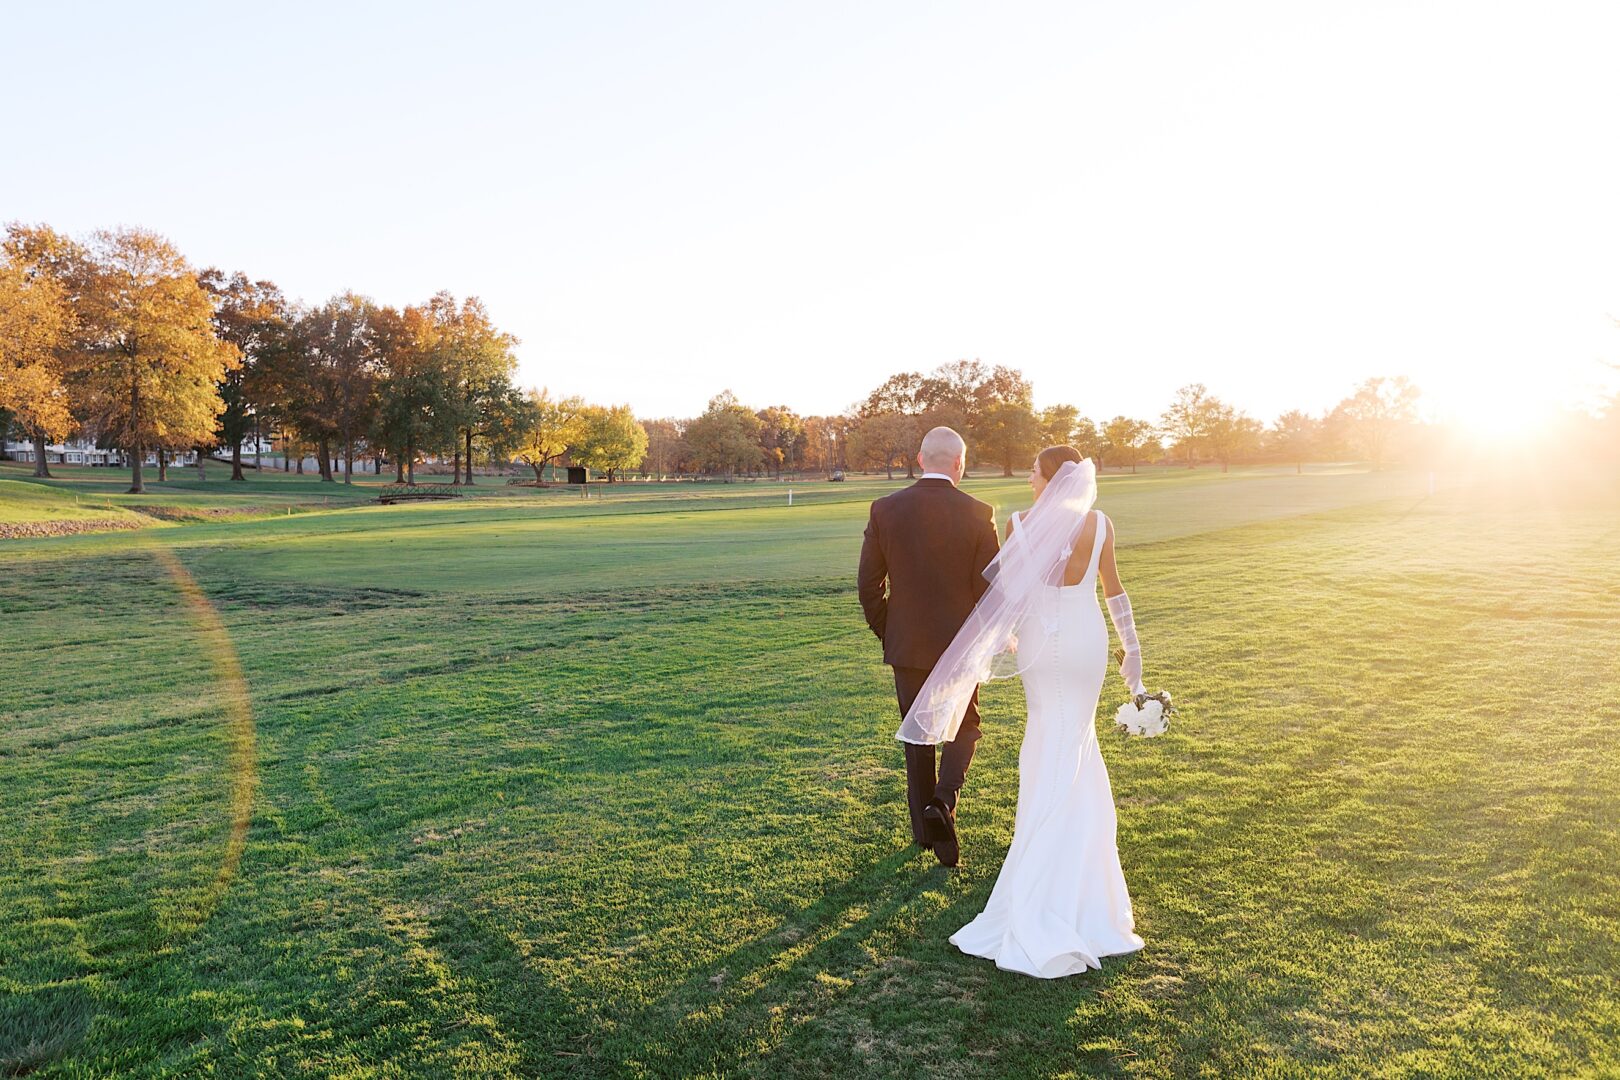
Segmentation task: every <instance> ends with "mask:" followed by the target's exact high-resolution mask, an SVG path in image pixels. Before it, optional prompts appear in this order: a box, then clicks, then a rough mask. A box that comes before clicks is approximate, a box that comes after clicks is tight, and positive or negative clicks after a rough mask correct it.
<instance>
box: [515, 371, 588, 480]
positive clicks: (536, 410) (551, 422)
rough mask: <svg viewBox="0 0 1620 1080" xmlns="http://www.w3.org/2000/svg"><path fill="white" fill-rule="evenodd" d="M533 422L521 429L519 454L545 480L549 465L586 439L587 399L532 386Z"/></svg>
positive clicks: (528, 398)
mask: <svg viewBox="0 0 1620 1080" xmlns="http://www.w3.org/2000/svg"><path fill="white" fill-rule="evenodd" d="M527 400H528V404H529V411H528V419H529V426H528V428H527V429H526V430H524V431H523V432H521V434H520V438H519V440H518V444H517V455H518V457H519V458H521V459H522V460H523V462H524V463H525V464H527V465H528V466H529V468H531V469H533V470H534V481H535V483H537V484H543V483H545V480H546V476H545V468H546V466H547V465H550V464H551V463H552V462H554V461H557V460H558V459H560V458H561V457H562V456H563V455H564V454H566V453H568V452H569V450H571V449H573V448H574V447H575V446H577V445H579V443H580V442H581V441H582V440H583V439H584V436H585V418H584V417H585V402H584V401H583V400H582V399H580V398H577V397H569V398H554V397H552V396H551V394H550V392H549V391H547V390H545V389H540V390H530V391H529V392H528V394H527Z"/></svg>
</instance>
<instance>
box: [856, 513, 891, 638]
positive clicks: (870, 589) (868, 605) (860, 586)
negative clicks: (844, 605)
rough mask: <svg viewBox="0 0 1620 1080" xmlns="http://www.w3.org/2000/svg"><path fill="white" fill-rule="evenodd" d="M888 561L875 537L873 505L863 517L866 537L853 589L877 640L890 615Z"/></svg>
mask: <svg viewBox="0 0 1620 1080" xmlns="http://www.w3.org/2000/svg"><path fill="white" fill-rule="evenodd" d="M888 582H889V564H888V562H887V560H885V559H884V558H883V545H882V544H881V543H880V542H879V541H878V525H877V507H876V506H873V507H872V511H871V513H870V514H869V515H868V516H867V519H866V539H864V540H862V541H861V568H860V572H859V574H858V576H857V578H856V589H857V591H858V592H859V593H860V597H861V610H862V611H864V612H865V613H866V625H867V626H870V627H871V628H872V633H874V634H876V635H877V638H878V640H879V641H882V640H883V628H884V626H885V625H886V624H887V622H888V617H889V596H888Z"/></svg>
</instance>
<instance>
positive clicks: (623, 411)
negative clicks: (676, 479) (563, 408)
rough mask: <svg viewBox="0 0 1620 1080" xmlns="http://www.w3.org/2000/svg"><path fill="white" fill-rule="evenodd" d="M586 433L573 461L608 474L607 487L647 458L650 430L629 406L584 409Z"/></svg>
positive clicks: (574, 452) (593, 406)
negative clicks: (641, 422)
mask: <svg viewBox="0 0 1620 1080" xmlns="http://www.w3.org/2000/svg"><path fill="white" fill-rule="evenodd" d="M583 419H584V425H583V427H584V430H583V432H582V434H581V436H580V441H579V445H578V446H576V447H575V448H574V449H573V452H572V453H573V458H574V460H575V461H577V462H578V463H579V464H581V465H583V466H585V467H586V468H587V469H595V470H596V471H598V472H603V473H606V474H607V478H608V483H610V484H611V483H613V482H614V481H615V480H616V479H618V477H619V474H620V473H621V472H624V471H625V470H627V469H634V468H636V467H637V466H638V465H640V464H641V462H642V460H643V459H645V458H646V456H647V429H646V428H644V427H642V426H641V424H640V422H638V421H637V420H636V416H635V413H633V412H631V410H630V406H628V405H613V406H602V405H591V406H588V407H587V408H586V409H585V413H584V417H583Z"/></svg>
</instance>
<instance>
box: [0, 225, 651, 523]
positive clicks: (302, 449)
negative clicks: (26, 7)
mask: <svg viewBox="0 0 1620 1080" xmlns="http://www.w3.org/2000/svg"><path fill="white" fill-rule="evenodd" d="M516 345H517V339H516V338H515V337H513V336H512V335H511V334H509V333H506V332H504V331H502V330H501V329H500V328H499V327H497V326H496V325H495V324H494V321H493V320H492V319H491V317H490V314H489V312H488V310H487V309H486V308H485V307H484V305H483V303H482V302H481V301H480V300H479V299H478V298H477V297H468V298H466V299H464V300H458V299H457V298H456V297H455V296H453V295H451V294H450V293H448V292H440V293H438V294H436V295H434V296H432V297H430V298H428V299H427V300H425V301H423V302H422V303H419V304H413V305H407V306H404V307H398V308H395V307H391V306H388V305H384V304H378V303H376V302H374V301H372V300H371V299H369V298H367V297H365V296H361V295H359V294H356V293H353V292H346V293H343V294H341V295H338V296H334V297H332V298H331V299H329V300H327V301H325V302H324V303H321V304H317V305H313V306H311V305H304V304H300V303H297V302H294V301H293V300H291V299H289V298H288V297H287V296H286V295H285V294H284V293H283V292H282V291H281V290H280V289H279V288H278V287H277V286H276V285H275V283H274V282H271V281H266V280H259V279H255V278H252V277H250V276H248V275H246V274H243V273H239V272H238V273H230V274H227V273H225V272H223V271H221V270H218V269H214V268H209V269H204V270H201V271H198V270H196V269H195V268H193V267H192V266H191V265H190V264H189V263H188V262H187V261H186V259H185V257H184V256H183V255H181V254H180V252H179V251H178V250H177V249H176V248H175V247H174V245H173V244H171V243H170V242H169V241H167V240H165V239H164V238H163V237H161V236H159V235H157V234H156V233H153V232H150V231H148V230H145V229H115V230H103V231H99V232H96V233H94V234H92V235H91V236H89V237H87V238H84V239H76V238H73V237H69V236H66V235H63V234H62V233H59V232H57V231H56V230H54V229H52V228H50V227H49V226H45V225H21V224H12V225H10V226H8V227H7V229H6V234H5V239H4V243H3V245H0V410H3V412H4V416H0V429H4V428H14V429H16V430H18V431H19V432H20V433H21V434H22V435H23V437H24V438H26V439H29V440H31V441H32V442H33V444H34V448H35V453H34V459H35V473H36V474H37V475H41V476H45V475H49V465H48V464H47V461H46V453H45V447H46V445H47V444H49V443H51V442H56V441H60V440H62V439H64V438H67V437H68V436H69V435H70V434H73V433H75V432H77V433H80V434H82V435H85V436H86V437H89V438H93V439H94V440H95V441H96V442H97V444H98V445H100V446H104V447H107V448H110V449H117V450H120V451H123V452H124V453H125V455H126V456H127V458H128V461H129V465H130V474H131V475H130V481H131V483H130V490H131V491H132V492H140V491H142V490H144V482H143V475H142V465H143V462H144V459H145V458H146V456H147V455H148V454H154V455H155V456H156V458H157V462H158V468H159V471H160V478H162V475H163V473H164V472H165V471H166V463H167V459H168V457H169V456H171V455H173V454H177V453H182V452H187V451H196V452H197V453H198V455H199V461H201V460H203V457H204V456H206V455H207V454H210V453H212V452H213V451H215V450H216V449H221V448H223V449H224V450H225V451H227V452H229V454H230V464H231V478H232V479H233V480H241V479H243V467H244V462H243V460H242V445H243V443H244V442H246V441H247V440H249V439H250V438H252V439H253V440H254V444H255V445H258V444H259V441H260V440H261V439H263V438H264V437H266V436H268V435H270V434H271V433H274V434H275V436H276V437H277V438H278V440H279V441H280V445H281V447H282V449H283V466H284V467H286V462H287V461H288V460H289V459H290V458H291V456H292V455H294V454H296V455H297V458H298V469H299V471H300V472H302V471H303V461H304V458H305V457H306V456H307V455H313V457H314V459H315V462H316V468H317V470H318V471H319V473H320V476H321V479H323V480H327V481H335V480H336V479H337V472H338V470H339V469H340V468H341V470H342V476H343V479H344V480H345V481H346V482H347V481H351V480H352V477H353V474H354V471H355V467H356V463H357V462H363V461H364V460H366V459H367V458H369V459H370V460H371V461H372V462H373V468H375V469H380V467H381V463H382V461H383V460H385V459H386V460H387V461H388V462H390V463H392V465H393V467H394V469H395V473H396V477H395V478H396V479H397V480H399V481H401V482H404V483H414V482H415V471H416V466H417V463H418V462H421V461H423V460H424V459H427V458H430V457H431V458H436V459H438V460H441V461H445V460H447V461H449V462H450V464H451V471H452V475H453V477H454V482H455V483H457V484H462V483H467V484H470V483H473V467H474V465H475V463H496V464H499V465H502V466H504V465H505V464H506V463H507V462H509V461H511V460H512V459H513V457H515V456H525V460H529V459H530V458H531V457H535V456H536V455H538V457H535V459H536V460H538V461H540V463H541V464H544V463H547V462H550V461H555V460H556V459H558V458H560V457H561V456H563V455H564V454H569V455H572V456H573V459H574V460H577V461H579V462H581V463H583V464H587V465H589V466H591V467H594V468H598V469H601V470H604V471H606V472H608V473H609V474H610V475H614V474H617V473H618V472H621V471H622V470H624V469H626V468H632V467H634V466H635V465H637V464H639V463H640V461H641V459H642V457H643V456H644V454H645V450H646V432H645V431H644V430H643V429H642V428H641V426H640V425H639V424H638V423H636V421H635V418H634V416H632V415H631V413H630V410H629V408H628V406H618V407H609V406H596V405H585V404H583V403H579V402H570V404H569V409H570V415H569V418H568V428H567V439H568V442H567V445H566V447H564V448H562V449H561V450H550V449H548V448H546V447H545V446H544V434H543V432H544V429H545V426H546V424H547V423H548V422H551V421H552V420H554V416H553V414H554V413H555V409H556V406H557V403H556V402H555V401H553V400H552V399H551V398H550V397H549V396H548V395H547V394H546V393H545V392H544V391H539V390H527V391H525V390H520V389H519V388H518V387H517V386H516V385H515V384H514V381H513V380H514V377H515V374H516V371H517V358H516V355H515V352H514V349H515V347H516ZM537 473H538V470H537Z"/></svg>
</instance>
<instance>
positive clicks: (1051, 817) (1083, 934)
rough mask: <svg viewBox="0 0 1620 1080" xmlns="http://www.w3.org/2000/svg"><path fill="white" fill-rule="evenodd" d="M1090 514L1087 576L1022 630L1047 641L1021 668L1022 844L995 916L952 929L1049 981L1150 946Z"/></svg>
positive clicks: (999, 959)
mask: <svg viewBox="0 0 1620 1080" xmlns="http://www.w3.org/2000/svg"><path fill="white" fill-rule="evenodd" d="M1091 513H1092V515H1093V520H1094V524H1095V526H1096V538H1095V540H1094V541H1093V543H1092V550H1091V561H1090V564H1089V565H1088V567H1087V569H1086V576H1085V579H1084V580H1083V581H1081V582H1080V583H1079V584H1077V585H1072V586H1067V587H1063V588H1060V589H1059V590H1058V593H1057V597H1056V600H1057V602H1056V604H1055V605H1053V607H1052V609H1051V610H1052V611H1053V612H1055V621H1052V615H1051V614H1048V616H1047V619H1048V622H1047V623H1046V624H1043V625H1042V626H1039V627H1035V626H1031V627H1030V628H1029V636H1028V638H1026V637H1025V634H1024V633H1020V634H1019V637H1020V639H1021V640H1034V641H1038V640H1043V638H1044V641H1045V644H1044V646H1043V647H1042V648H1041V651H1040V654H1039V655H1038V657H1037V658H1036V659H1035V661H1034V662H1033V663H1032V664H1031V665H1030V666H1029V667H1027V668H1025V669H1024V670H1023V673H1022V674H1023V679H1024V699H1025V701H1026V702H1027V704H1028V708H1029V719H1028V722H1027V724H1026V726H1025V728H1024V744H1023V748H1022V749H1021V750H1020V751H1019V754H1018V774H1019V776H1018V813H1017V817H1016V819H1015V821H1014V825H1013V841H1012V847H1011V848H1009V849H1008V851H1007V861H1006V862H1005V863H1004V864H1003V865H1002V868H1001V875H1000V876H999V877H998V878H997V879H996V884H995V888H994V889H993V890H992V891H991V893H990V902H989V903H988V904H986V905H985V909H984V911H983V912H982V913H981V914H980V915H979V917H978V918H976V919H974V920H973V921H972V922H970V923H968V924H967V925H966V926H964V927H962V929H960V930H958V931H957V932H956V933H955V934H953V935H951V942H952V944H954V945H956V947H957V948H959V949H961V950H962V951H963V952H965V953H968V954H970V955H973V956H982V957H985V958H986V959H989V960H994V961H995V962H996V966H997V967H999V968H1003V969H1005V970H1007V971H1017V972H1022V973H1023V974H1025V975H1033V976H1035V977H1037V978H1042V979H1055V978H1059V977H1061V976H1064V975H1072V974H1074V973H1076V972H1080V971H1085V970H1086V969H1088V968H1097V967H1101V966H1102V964H1101V963H1100V960H1101V958H1102V957H1104V956H1113V955H1116V954H1118V953H1128V952H1134V951H1135V950H1137V949H1140V948H1141V947H1142V939H1141V938H1139V937H1137V936H1136V934H1135V933H1133V932H1132V931H1133V927H1134V919H1133V918H1132V915H1131V898H1130V894H1129V893H1128V892H1127V891H1126V888H1125V874H1124V871H1123V870H1121V869H1120V865H1119V850H1118V848H1117V847H1116V846H1115V836H1114V833H1115V817H1114V796H1113V791H1112V790H1111V789H1110V787H1109V784H1108V770H1107V768H1106V767H1105V766H1104V765H1103V759H1102V753H1101V748H1100V747H1099V746H1098V744H1097V730H1096V715H1097V701H1098V698H1099V697H1100V696H1101V693H1102V687H1103V678H1104V676H1105V675H1106V673H1107V671H1108V629H1107V626H1106V625H1105V624H1104V622H1103V614H1102V609H1101V608H1100V607H1099V606H1098V604H1097V560H1098V557H1099V556H1100V555H1101V554H1102V548H1103V542H1104V539H1105V534H1106V526H1105V524H1104V522H1105V519H1104V518H1103V516H1102V514H1101V513H1100V512H1098V511H1095V510H1093V511H1091ZM1014 528H1015V529H1016V528H1017V521H1016V519H1015V522H1014ZM1048 587H1050V586H1048ZM1029 618H1030V620H1032V621H1033V620H1035V619H1037V618H1038V616H1035V615H1031V616H1029Z"/></svg>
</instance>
